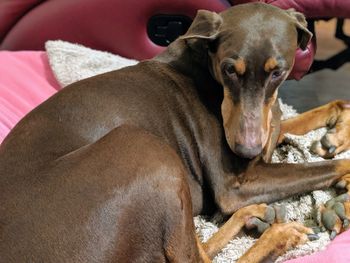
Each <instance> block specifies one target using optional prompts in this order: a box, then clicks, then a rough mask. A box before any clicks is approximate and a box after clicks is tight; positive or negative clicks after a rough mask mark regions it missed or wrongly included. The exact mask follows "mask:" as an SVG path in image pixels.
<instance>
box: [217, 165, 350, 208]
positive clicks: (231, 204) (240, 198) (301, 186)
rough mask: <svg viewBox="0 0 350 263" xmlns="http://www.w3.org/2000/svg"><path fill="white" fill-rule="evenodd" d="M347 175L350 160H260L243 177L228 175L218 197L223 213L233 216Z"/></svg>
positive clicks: (324, 185) (322, 186) (324, 184)
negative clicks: (241, 211)
mask: <svg viewBox="0 0 350 263" xmlns="http://www.w3.org/2000/svg"><path fill="white" fill-rule="evenodd" d="M346 174H350V160H334V161H323V162H315V163H303V164H285V163H279V164H270V163H264V162H263V161H258V162H257V163H255V164H252V165H250V166H249V167H248V168H247V170H246V171H245V172H244V173H243V174H242V175H241V176H231V177H230V176H228V177H227V178H226V184H225V186H224V187H221V188H220V189H216V191H215V193H216V196H215V197H216V201H217V204H218V205H219V206H220V208H221V211H222V212H223V213H225V214H232V213H234V212H235V211H237V210H238V209H239V208H241V207H244V206H247V205H250V204H259V203H271V202H274V201H278V200H281V199H284V198H287V197H290V196H293V195H296V194H302V193H307V192H311V191H314V190H319V189H323V188H327V187H329V186H331V185H332V184H334V183H335V182H337V181H338V180H339V179H340V178H341V177H342V176H344V175H346Z"/></svg>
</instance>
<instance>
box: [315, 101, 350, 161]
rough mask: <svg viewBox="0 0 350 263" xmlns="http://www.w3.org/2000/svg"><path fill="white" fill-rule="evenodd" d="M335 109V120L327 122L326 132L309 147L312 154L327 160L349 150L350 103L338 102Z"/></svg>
mask: <svg viewBox="0 0 350 263" xmlns="http://www.w3.org/2000/svg"><path fill="white" fill-rule="evenodd" d="M336 109H337V111H339V112H338V113H337V114H335V116H337V118H335V117H334V118H331V119H330V120H329V121H328V122H327V124H328V127H329V130H328V132H327V133H326V134H325V135H324V136H323V137H322V138H321V140H320V141H315V142H313V144H312V146H311V151H312V152H314V153H315V154H318V155H320V156H321V157H323V158H327V159H328V158H333V157H334V156H335V155H336V154H338V153H341V152H343V151H346V150H349V149H350V102H346V101H338V102H337V108H336Z"/></svg>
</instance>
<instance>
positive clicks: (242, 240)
mask: <svg viewBox="0 0 350 263" xmlns="http://www.w3.org/2000/svg"><path fill="white" fill-rule="evenodd" d="M46 51H47V54H48V56H49V61H50V65H51V67H52V70H53V72H54V74H55V76H56V78H57V80H58V81H59V83H60V84H61V85H62V86H66V85H68V84H71V83H73V82H75V81H78V80H80V79H84V78H87V77H91V76H94V75H97V74H101V73H104V72H108V71H112V70H115V69H119V68H122V67H125V66H130V65H134V64H136V63H137V61H135V60H130V59H126V58H122V57H120V56H116V55H112V54H110V53H107V52H101V51H96V50H92V49H89V48H86V47H83V46H80V45H76V44H71V43H67V42H63V41H49V42H47V43H46ZM280 103H281V107H282V111H283V118H285V119H286V118H290V117H292V116H295V115H297V112H296V111H295V110H294V109H293V108H292V107H290V106H288V105H285V104H283V103H282V102H281V101H280ZM325 132H326V129H324V128H323V129H319V130H316V131H312V132H310V133H308V134H306V135H304V136H295V135H287V136H286V143H284V144H283V145H281V146H279V147H278V148H277V149H276V150H275V152H274V154H273V158H272V161H273V162H276V163H277V162H281V163H283V162H285V163H287V162H288V163H300V162H314V161H322V160H324V159H323V158H321V157H318V156H316V155H313V154H312V153H311V152H310V150H309V148H310V145H311V143H312V142H313V141H314V140H319V139H320V138H321V137H322V136H323V134H324V133H325ZM336 158H350V151H348V152H344V153H341V154H339V155H338V156H336ZM333 196H335V193H334V191H332V190H328V191H314V192H312V193H310V194H307V195H303V196H295V197H293V198H290V199H286V200H283V201H281V202H278V203H279V204H284V205H285V206H286V208H287V220H288V221H299V222H302V223H304V224H305V225H307V226H315V225H317V224H318V217H319V215H318V213H317V208H318V207H319V205H320V204H323V203H324V202H326V201H327V200H329V199H330V198H331V197H333ZM194 221H195V225H196V231H197V233H198V235H199V237H200V239H202V240H203V241H205V240H207V239H208V238H209V237H210V236H211V235H212V234H213V233H215V232H216V231H217V230H218V225H217V224H216V223H215V222H210V221H209V220H208V219H206V218H203V217H195V218H194ZM255 241H256V240H255V239H254V238H252V237H250V236H247V235H244V234H243V235H242V236H240V237H236V238H234V239H233V240H231V242H230V243H229V244H228V245H227V246H226V247H225V248H224V249H223V250H222V252H221V253H220V254H219V255H218V256H217V257H216V258H215V259H214V262H217V263H223V262H225V263H228V262H236V260H237V259H238V258H239V257H240V256H241V255H242V254H243V253H244V252H245V251H246V250H247V249H248V248H249V247H251V246H252V245H253V244H254V242H255ZM329 242H330V239H329V235H328V233H321V234H320V239H319V240H316V241H312V242H311V241H310V242H308V243H307V244H305V245H302V246H299V247H297V248H296V249H294V250H291V251H289V252H288V253H287V254H285V255H283V256H282V257H280V258H278V259H277V261H276V262H283V261H285V260H287V259H290V258H295V257H299V256H303V255H307V254H311V253H313V252H315V251H318V250H321V249H323V248H324V247H325V246H326V245H327V244H328V243H329Z"/></svg>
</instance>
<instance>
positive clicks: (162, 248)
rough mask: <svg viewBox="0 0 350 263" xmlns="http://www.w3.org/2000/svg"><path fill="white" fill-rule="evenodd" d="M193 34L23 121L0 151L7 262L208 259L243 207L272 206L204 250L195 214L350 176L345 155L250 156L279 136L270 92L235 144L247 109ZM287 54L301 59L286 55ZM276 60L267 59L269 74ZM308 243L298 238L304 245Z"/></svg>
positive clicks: (0, 228)
mask: <svg viewBox="0 0 350 263" xmlns="http://www.w3.org/2000/svg"><path fill="white" fill-rule="evenodd" d="M249 6H250V7H249ZM245 8H246V7H241V11H240V9H239V7H238V8H237V10H238V11H237V12H246V11H245V10H246V9H245ZM249 8H250V9H249ZM256 8H258V9H259V8H260V9H261V11H262V12H267V13H268V14H270V13H269V12H276V13H277V11H276V10H277V9H275V8H273V9H272V11H269V10H270V7H266V6H265V5H261V4H258V5H255V4H254V5H248V9H247V10H252V11H251V12H256ZM242 10H243V11H242ZM266 10H267V11H266ZM278 12H282V11H278ZM283 12H284V11H283ZM278 14H279V13H278ZM222 16H223V17H225V14H223V15H222ZM226 16H227V14H226ZM216 22H217V21H216ZM216 22H215V23H216ZM215 23H214V24H215ZM194 30H195V27H194V26H193V27H192V31H194ZM286 30H287V29H286ZM191 33H193V32H191V28H190V30H189V33H188V34H187V37H186V35H185V37H184V38H183V39H179V40H177V41H175V42H174V43H173V44H172V45H171V46H170V47H169V48H168V50H167V51H165V52H164V53H163V54H161V55H159V56H158V57H156V58H155V59H153V60H149V61H144V62H140V63H139V64H138V65H136V66H133V67H128V68H124V69H122V70H119V71H114V72H110V73H106V74H103V75H100V76H97V77H93V78H89V79H86V80H83V81H80V82H78V83H75V84H73V85H72V86H70V87H67V88H65V89H64V90H62V91H61V92H59V93H58V94H56V95H55V96H53V97H52V98H50V99H49V100H47V101H46V102H44V103H43V104H42V105H40V106H39V107H38V108H36V109H34V110H33V111H32V112H31V113H30V114H28V115H27V116H26V117H25V118H24V119H23V120H22V121H21V122H20V123H19V124H18V125H17V126H16V127H15V128H14V129H13V131H12V132H11V134H10V135H9V136H8V137H7V138H6V139H5V141H4V142H3V144H2V145H1V148H0V175H1V176H0V200H1V201H0V202H1V206H0V255H1V257H0V261H1V262H199V261H208V260H209V259H208V258H207V255H209V257H212V256H213V255H214V254H215V253H216V252H217V251H218V250H219V249H220V248H221V247H222V246H223V244H218V243H220V242H221V243H225V242H226V241H227V240H228V239H229V238H230V237H231V236H232V235H233V234H235V233H236V232H237V231H238V230H239V229H240V228H241V227H242V226H243V225H244V222H245V220H246V219H247V213H248V214H249V216H259V217H262V218H263V217H264V214H265V213H266V211H267V209H266V207H265V206H252V207H251V209H250V210H244V209H242V210H239V211H243V212H241V213H239V212H237V213H236V214H235V215H234V216H233V219H232V220H233V221H235V220H236V221H235V222H236V223H237V222H238V224H236V228H238V229H234V228H235V227H234V226H232V224H231V225H230V224H227V225H226V229H225V231H226V232H225V233H224V232H220V234H219V235H217V236H216V237H214V238H213V239H212V241H211V242H208V243H207V244H206V245H205V246H204V250H203V249H202V247H201V246H200V244H199V242H198V241H197V240H196V237H195V233H194V226H193V221H192V216H193V215H198V214H202V213H213V212H215V211H217V210H219V211H221V212H223V213H224V214H232V213H234V212H236V211H237V210H238V209H240V208H242V207H244V206H247V205H251V204H254V203H261V202H271V201H274V200H278V199H281V198H284V197H287V196H291V195H293V194H297V193H303V192H306V191H311V190H314V189H320V188H323V187H327V186H330V185H331V184H332V183H334V182H335V181H336V180H338V179H339V178H340V177H342V176H343V175H345V174H347V173H349V172H350V165H349V164H350V161H346V160H343V161H332V162H322V163H315V164H302V165H287V164H280V165H272V164H266V163H265V162H263V161H262V160H261V159H260V158H258V157H257V158H255V159H254V160H250V159H249V158H251V157H254V156H256V155H259V154H260V153H261V155H262V156H263V159H265V160H269V157H270V155H271V153H272V150H273V148H274V147H275V145H276V143H277V139H278V137H279V136H280V126H279V125H280V112H279V105H278V102H277V101H276V99H275V97H274V96H273V95H272V94H270V95H271V98H273V99H270V97H269V98H267V99H266V101H264V102H262V103H263V104H262V105H265V106H264V107H265V108H266V112H268V113H267V114H265V115H266V116H265V115H264V117H261V119H259V118H258V117H257V116H255V115H254V114H253V115H254V116H253V124H251V126H249V125H250V124H249V125H248V124H247V125H248V126H249V127H248V128H244V127H245V126H244V125H243V128H242V127H241V128H240V129H241V130H242V132H241V133H240V134H239V135H237V136H235V138H236V140H235V141H239V146H237V145H238V143H236V145H233V144H234V143H232V140H233V139H232V137H233V135H230V134H228V132H227V130H228V129H231V128H230V127H231V126H232V125H233V124H232V123H236V122H237V123H241V120H236V122H232V123H230V118H231V117H230V116H231V115H234V114H236V113H235V112H237V110H235V109H234V107H233V106H232V105H230V103H228V102H227V97H228V95H227V91H226V90H225V89H223V86H225V85H223V84H222V83H220V80H222V78H220V77H218V76H217V75H218V73H217V72H215V61H214V60H211V62H212V63H213V69H208V65H207V63H208V62H207V57H206V56H203V57H202V56H201V54H202V53H201V52H202V51H201V50H202V49H201V47H199V50H200V52H199V53H198V54H199V55H198V54H197V53H196V52H197V51H194V46H195V45H201V44H199V43H198V42H193V43H190V42H191V41H192V40H193V38H195V36H194V35H193V34H192V35H191ZM196 33H197V32H196ZM288 34H292V33H288ZM294 34H295V32H294ZM271 38H272V40H274V39H277V40H278V41H277V42H276V41H275V42H274V41H272V42H273V43H277V44H278V43H280V39H279V37H277V38H276V37H275V38H274V37H273V36H271ZM294 39H295V40H294V41H295V42H296V35H294ZM289 40H290V39H288V41H289ZM195 41H196V40H195ZM290 41H292V40H290ZM233 46H234V44H233ZM239 48H240V49H242V48H241V47H239ZM261 48H263V47H261ZM196 50H198V49H197V47H196ZM291 50H293V48H292V49H291ZM260 51H261V49H260ZM215 52H216V51H215ZM217 52H218V53H220V49H218V51H217ZM221 53H222V52H221ZM283 55H285V56H289V57H288V58H287V60H288V61H289V62H290V61H292V58H293V54H292V53H291V52H290V50H289V49H288V50H286V51H285V53H283ZM255 56H257V55H255ZM270 56H271V54H269V56H268V57H270ZM257 59H258V57H257ZM264 59H265V58H264ZM258 60H259V59H258ZM274 63H275V62H274V61H270V62H269V63H267V62H266V63H265V71H269V70H270V69H269V67H272V68H274V65H273V64H274ZM286 63H287V62H286ZM291 64H292V62H291ZM266 65H267V66H266ZM275 66H276V65H275ZM235 67H236V69H235V70H236V71H237V72H239V71H241V72H243V73H244V72H245V71H249V70H252V69H250V68H249V67H248V66H247V63H246V62H245V64H244V70H243V66H242V64H239V65H238V64H235ZM290 68H291V65H289V68H288V70H289V69H290ZM288 70H286V71H287V72H286V73H288ZM213 71H214V72H213ZM229 73H230V72H229ZM242 75H243V74H242ZM255 79H256V78H255ZM281 82H282V80H281ZM254 92H255V94H258V93H257V91H254ZM272 93H274V92H272ZM246 96H248V97H249V96H251V97H252V95H246ZM223 101H224V102H223ZM233 101H235V99H233ZM241 103H242V102H241ZM236 104H239V103H238V102H235V105H236ZM243 104H244V103H243ZM246 104H247V103H246ZM255 104H256V102H254V101H253V102H252V101H251V102H250V103H248V105H249V106H250V107H254V105H255ZM338 104H339V103H338ZM338 104H337V105H338ZM231 106H232V108H230V107H231ZM225 107H226V108H225ZM241 111H242V112H243V111H244V110H241ZM228 112H230V113H228ZM242 112H241V113H238V114H241V115H242V116H246V115H247V114H245V113H244V112H243V113H242ZM252 112H253V110H252ZM227 114H229V115H230V116H229V117H227ZM327 116H328V115H327ZM327 118H328V117H327ZM294 121H296V123H298V122H297V121H298V120H294ZM265 122H266V123H267V124H268V125H265ZM245 123H249V121H246V122H245ZM255 123H258V124H259V125H260V126H264V128H263V129H262V130H263V131H261V134H260V130H259V132H255V131H253V132H252V129H254V127H255V126H254V125H256V124H255ZM230 125H231V126H230ZM241 126H242V125H241ZM315 126H317V125H316V124H315V125H313V126H312V127H309V128H310V129H311V128H315ZM286 127H287V128H288V129H289V130H292V131H293V128H294V129H296V128H295V127H296V126H295V125H292V124H291V123H287V125H285V126H283V125H282V130H283V132H285V131H286V130H285V129H287V128H286ZM291 127H293V128H291ZM237 129H239V128H237ZM298 132H299V133H301V131H297V133H298ZM303 132H304V131H303ZM257 133H259V134H258V135H256V136H255V135H254V134H257ZM252 134H253V135H252ZM264 134H266V136H265V135H264ZM254 136H255V137H254ZM259 136H260V137H261V138H263V139H261V140H259V138H260V137H259ZM280 137H281V136H280ZM237 138H238V139H237ZM246 145H248V147H247V148H244V146H246ZM249 147H250V148H249ZM258 148H259V149H260V150H256V149H258ZM234 152H238V154H235V153H234ZM239 155H243V156H246V157H249V158H242V157H240V156H239ZM287 166H288V167H287ZM271 182H273V183H271ZM247 211H249V212H247ZM237 220H238V221H237ZM231 223H232V222H231ZM242 223H243V225H242ZM230 226H231V228H230V230H228V229H229V227H230ZM293 227H294V228H295V226H294V225H293ZM233 229H234V230H233ZM272 229H273V228H272ZM283 231H286V229H284V230H283ZM298 231H299V232H300V233H299V232H298V234H300V235H301V234H304V233H305V232H307V230H305V229H301V228H298ZM270 232H271V231H270ZM287 232H288V231H286V233H287ZM271 233H272V232H271ZM288 233H289V232H288ZM220 235H221V236H220ZM282 236H283V235H282ZM219 237H220V240H219ZM280 238H281V239H283V238H282V237H280ZM290 238H292V237H289V236H288V237H287V236H286V241H285V242H287V239H288V240H289V241H290ZM289 241H288V242H289ZM301 241H303V239H302V238H301V237H300V236H298V240H297V241H295V242H294V243H295V244H297V243H300V242H301ZM294 243H293V242H289V243H288V244H289V246H290V245H291V244H294ZM257 246H259V245H257ZM264 246H265V247H264ZM264 246H262V247H264V248H266V244H265V245H264ZM269 246H270V247H269V248H268V249H266V251H264V252H258V254H255V256H254V257H255V259H254V261H253V262H259V261H260V260H264V259H266V258H267V257H269V256H272V254H273V253H275V251H274V249H275V248H274V247H273V244H272V243H271V244H269ZM287 248H288V246H285V247H283V248H279V250H285V249H287ZM255 251H256V250H255ZM259 253H260V254H259ZM250 256H251V255H249V253H248V254H247V255H246V257H245V259H243V260H247V261H248V262H249V258H250Z"/></svg>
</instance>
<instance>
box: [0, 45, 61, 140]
mask: <svg viewBox="0 0 350 263" xmlns="http://www.w3.org/2000/svg"><path fill="white" fill-rule="evenodd" d="M57 90H59V85H58V83H57V82H56V79H55V78H54V76H53V74H52V71H51V69H50V66H49V64H48V59H47V56H46V53H45V52H37V51H35V52H28V51H20V52H7V51H1V52H0V143H1V142H2V141H3V139H4V138H5V136H6V135H7V134H8V133H9V132H10V130H11V129H12V128H13V126H15V124H16V123H17V122H18V121H19V120H20V119H21V118H22V117H23V116H24V115H26V114H27V113H28V112H29V111H31V110H32V109H33V108H34V107H36V106H37V105H38V104H40V103H41V102H43V101H44V100H46V99H47V98H48V97H50V96H51V95H52V94H54V93H55V92H57Z"/></svg>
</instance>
